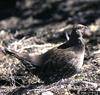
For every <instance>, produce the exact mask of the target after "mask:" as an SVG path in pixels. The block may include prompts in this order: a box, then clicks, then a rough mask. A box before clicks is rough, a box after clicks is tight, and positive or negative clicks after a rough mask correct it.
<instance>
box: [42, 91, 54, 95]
mask: <svg viewBox="0 0 100 95" xmlns="http://www.w3.org/2000/svg"><path fill="white" fill-rule="evenodd" d="M41 95H54V93H52V92H51V91H46V92H43V93H42V94H41Z"/></svg>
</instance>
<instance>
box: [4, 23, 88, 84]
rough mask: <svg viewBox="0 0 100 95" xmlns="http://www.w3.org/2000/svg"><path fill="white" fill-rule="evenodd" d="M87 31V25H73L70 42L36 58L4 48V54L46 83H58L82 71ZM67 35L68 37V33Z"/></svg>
mask: <svg viewBox="0 0 100 95" xmlns="http://www.w3.org/2000/svg"><path fill="white" fill-rule="evenodd" d="M87 30H88V27H87V26H85V25H81V24H77V25H73V28H72V31H71V35H70V38H69V40H68V41H65V42H64V43H62V44H61V45H59V46H57V47H54V48H52V49H50V50H48V51H47V52H46V53H44V54H41V55H38V56H35V57H30V56H29V55H28V54H27V55H23V54H20V53H18V52H15V51H13V50H9V49H7V48H4V49H3V52H5V53H7V54H10V55H12V56H14V57H16V58H17V59H19V60H20V61H21V63H22V64H23V65H24V66H25V67H26V69H27V70H28V71H29V72H31V73H33V74H35V75H36V76H38V77H39V78H40V79H41V80H42V81H44V83H46V84H48V83H52V82H56V81H59V80H60V79H63V78H69V77H71V76H73V75H75V74H76V73H78V72H79V71H80V70H81V68H82V65H83V61H84V54H85V43H84V39H83V35H82V34H83V33H84V32H86V31H87ZM65 34H66V35H67V33H65Z"/></svg>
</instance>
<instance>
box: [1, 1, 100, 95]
mask: <svg viewBox="0 0 100 95" xmlns="http://www.w3.org/2000/svg"><path fill="white" fill-rule="evenodd" d="M17 1H18V2H19V5H17V6H18V7H17V9H18V10H20V12H22V13H21V14H17V13H16V14H17V15H16V16H15V15H11V16H10V17H7V18H3V19H1V20H0V29H1V31H0V48H1V47H8V48H9V49H13V50H15V51H17V52H20V53H23V52H25V53H28V54H30V55H38V54H43V53H44V52H46V51H47V50H49V49H51V48H53V47H55V46H58V45H59V44H61V43H63V42H64V41H65V40H66V38H65V36H64V31H65V28H66V26H68V25H69V26H70V25H73V23H80V24H84V25H87V26H88V27H89V28H90V30H91V32H90V33H85V34H84V40H85V45H86V51H85V59H84V65H83V67H82V70H81V72H80V73H78V74H76V75H74V76H73V77H71V78H69V79H62V80H60V81H58V82H56V83H52V84H50V85H44V84H43V83H42V82H41V80H40V79H39V78H38V77H36V76H35V75H31V74H30V73H28V72H27V71H26V68H25V67H24V66H23V65H22V64H21V62H20V61H19V60H17V59H16V58H14V57H12V56H9V55H4V54H3V53H1V52H0V95H7V94H8V95H23V94H24V95H77V94H79V93H80V91H100V17H99V15H100V11H99V9H100V8H99V5H98V2H90V3H89V2H83V3H82V2H77V0H76V3H75V2H74V1H73V2H70V0H68V1H67V0H65V1H66V2H64V1H61V0H51V1H49V0H47V1H48V2H40V0H37V2H35V1H34V0H33V1H34V2H33V3H32V1H31V0H29V2H28V3H26V2H27V0H23V2H24V3H23V2H22V1H21V2H20V1H19V0H17ZM18 2H17V3H18ZM30 2H31V3H30ZM35 3H37V6H35V7H32V4H33V5H34V4H35ZM65 4H67V6H66V5H65ZM93 4H94V5H93ZM22 5H23V7H22ZM54 9H55V10H54ZM53 10H54V11H53ZM95 11H96V12H95ZM47 12H48V15H47V14H46V13H47ZM60 12H61V14H59V13H60ZM66 12H67V14H66ZM44 17H45V18H44ZM68 32H70V31H68ZM69 34H70V33H69ZM37 82H38V83H37ZM94 93H96V92H94ZM98 95H99V94H98Z"/></svg>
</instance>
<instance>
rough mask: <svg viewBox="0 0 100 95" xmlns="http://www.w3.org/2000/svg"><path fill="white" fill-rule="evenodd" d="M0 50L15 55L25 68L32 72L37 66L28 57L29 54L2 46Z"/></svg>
mask: <svg viewBox="0 0 100 95" xmlns="http://www.w3.org/2000/svg"><path fill="white" fill-rule="evenodd" d="M2 52H3V53H4V54H9V55H12V56H14V57H16V58H17V59H18V60H20V61H21V63H22V64H23V65H24V66H25V67H26V70H28V71H30V72H32V71H34V70H35V69H36V68H38V66H36V65H35V64H34V63H33V62H32V61H31V59H30V56H29V55H23V54H20V53H18V52H16V51H13V50H10V49H7V48H3V49H2Z"/></svg>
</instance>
